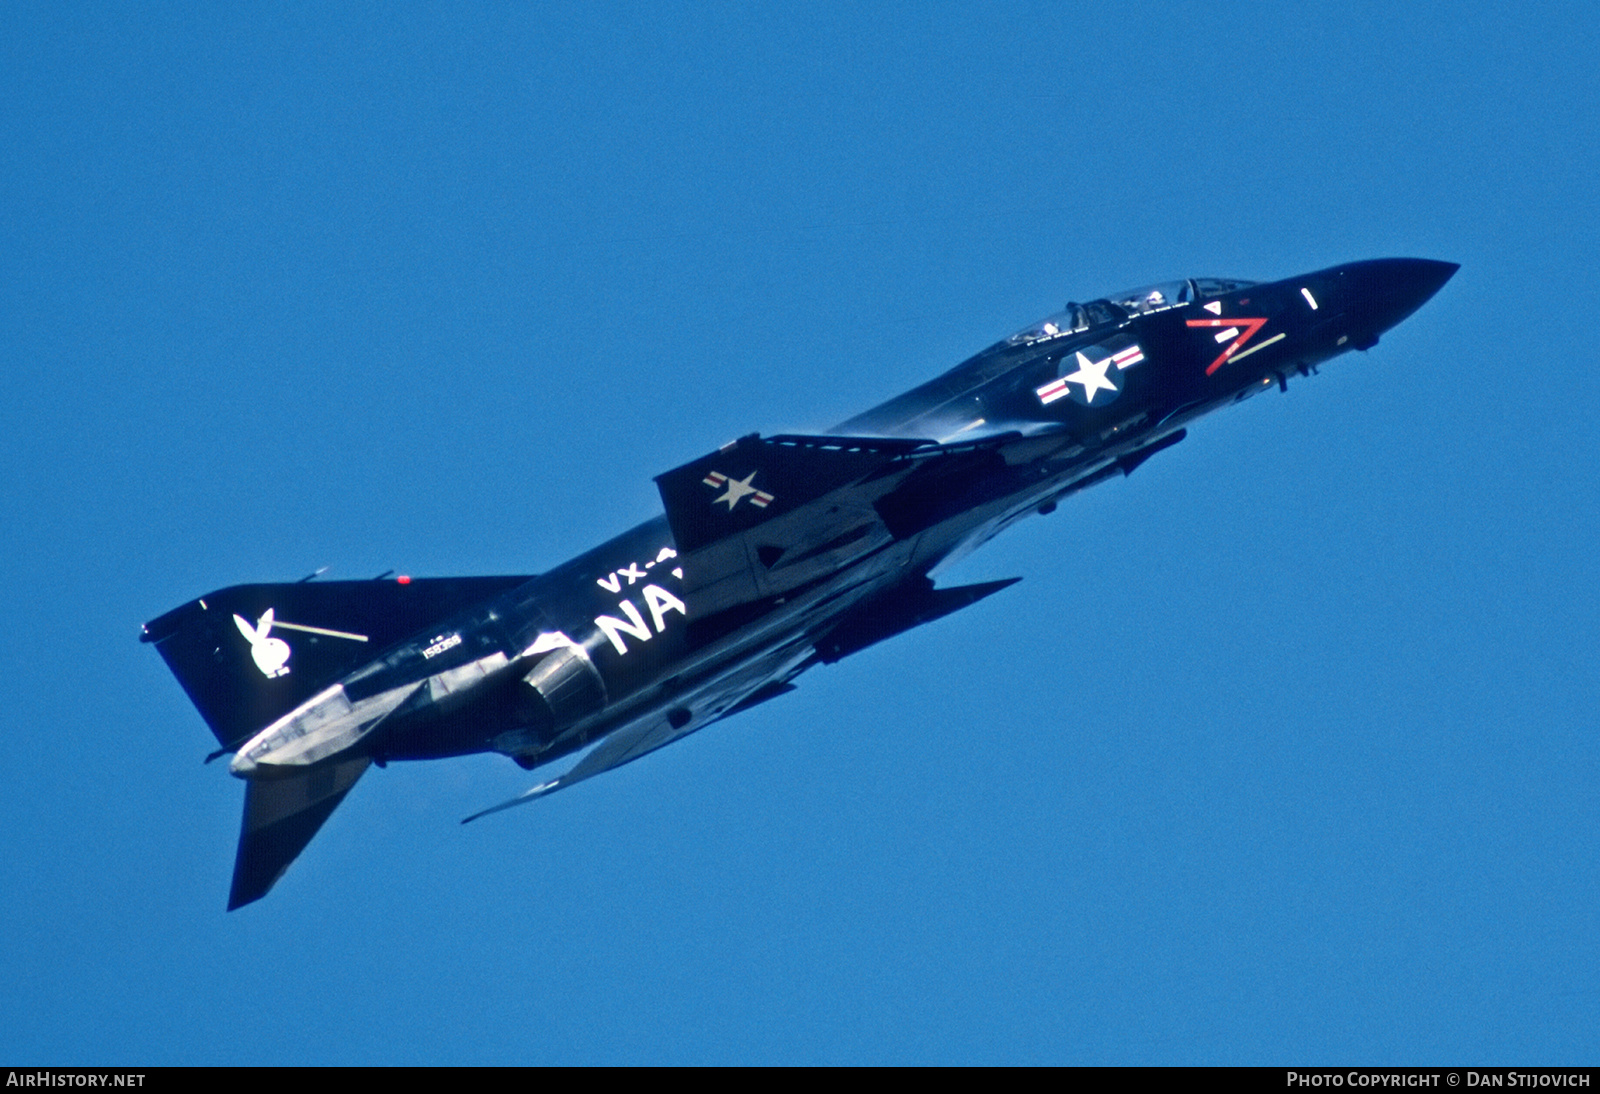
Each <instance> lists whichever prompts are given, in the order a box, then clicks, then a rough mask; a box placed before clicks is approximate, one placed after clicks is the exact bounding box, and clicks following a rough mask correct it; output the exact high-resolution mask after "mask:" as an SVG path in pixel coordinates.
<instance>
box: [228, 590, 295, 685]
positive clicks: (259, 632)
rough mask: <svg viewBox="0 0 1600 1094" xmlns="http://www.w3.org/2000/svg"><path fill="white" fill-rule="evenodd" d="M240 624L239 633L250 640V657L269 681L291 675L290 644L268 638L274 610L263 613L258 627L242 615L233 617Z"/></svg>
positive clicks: (257, 624)
mask: <svg viewBox="0 0 1600 1094" xmlns="http://www.w3.org/2000/svg"><path fill="white" fill-rule="evenodd" d="M233 621H234V623H236V624H238V627H239V633H240V634H242V635H244V636H245V637H246V638H248V639H249V640H250V656H251V657H254V658H255V660H256V668H258V669H260V670H261V674H262V675H263V676H265V677H266V678H267V679H268V680H271V679H272V678H273V677H275V676H287V675H289V643H287V642H285V641H284V640H283V639H281V638H268V637H267V635H268V633H270V632H271V630H272V609H271V608H268V609H267V610H266V611H264V612H262V613H261V618H260V619H258V620H256V625H255V626H253V627H252V626H251V625H250V621H249V620H248V619H246V618H244V617H243V616H241V615H235V616H234V617H233Z"/></svg>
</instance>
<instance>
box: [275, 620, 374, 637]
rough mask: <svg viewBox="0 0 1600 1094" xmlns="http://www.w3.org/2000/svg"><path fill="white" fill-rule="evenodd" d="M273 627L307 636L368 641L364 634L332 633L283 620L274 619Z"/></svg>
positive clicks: (324, 628)
mask: <svg viewBox="0 0 1600 1094" xmlns="http://www.w3.org/2000/svg"><path fill="white" fill-rule="evenodd" d="M272 625H273V626H274V627H282V628H283V629H284V630H289V631H305V632H306V633H307V634H325V635H327V636H328V637H329V638H348V639H350V641H352V642H365V641H367V636H366V635H364V634H351V633H350V632H349V631H330V630H328V628H326V627H307V626H305V625H304V624H301V623H285V622H284V621H283V620H281V619H274V620H273V621H272Z"/></svg>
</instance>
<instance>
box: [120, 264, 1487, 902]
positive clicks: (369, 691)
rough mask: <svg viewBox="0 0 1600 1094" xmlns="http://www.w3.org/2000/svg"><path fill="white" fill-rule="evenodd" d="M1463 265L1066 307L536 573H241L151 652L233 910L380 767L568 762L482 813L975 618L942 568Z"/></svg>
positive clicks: (1347, 273)
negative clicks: (234, 844)
mask: <svg viewBox="0 0 1600 1094" xmlns="http://www.w3.org/2000/svg"><path fill="white" fill-rule="evenodd" d="M1456 269H1457V267H1456V266H1455V265H1454V264H1453V263H1448V262H1432V261H1427V260H1422V259H1380V260H1377V261H1370V262H1355V263H1351V264H1349V265H1345V266H1335V267H1333V268H1331V269H1327V270H1320V271H1318V272H1316V273H1310V274H1306V275H1304V276H1302V277H1292V278H1288V279H1286V280H1283V281H1273V282H1265V283H1257V282H1250V281H1239V280H1230V279H1225V278H1204V277H1200V278H1190V279H1188V280H1182V281H1171V282H1166V283H1163V284H1159V285H1151V286H1147V287H1145V288H1141V289H1136V290H1133V291H1130V292H1124V293H1115V294H1113V295H1111V296H1108V297H1104V298H1102V299H1098V300H1093V301H1090V302H1088V303H1086V304H1068V305H1067V306H1066V308H1065V309H1063V310H1062V311H1060V312H1058V313H1056V314H1054V315H1051V316H1049V317H1048V318H1046V319H1042V320H1040V321H1039V322H1037V323H1035V324H1033V325H1032V326H1029V327H1027V328H1025V329H1023V330H1021V331H1019V332H1017V333H1016V334H1014V335H1012V336H1011V337H1009V338H1006V339H1004V340H1003V341H1000V342H996V343H995V344H994V345H992V346H990V347H989V348H988V349H986V350H984V351H983V352H981V353H979V354H978V355H977V356H975V357H973V358H971V359H970V360H968V361H965V362H963V363H962V364H960V365H957V366H956V367H955V368H953V369H951V370H950V371H949V372H947V373H945V374H944V375H942V376H940V377H938V378H937V379H934V380H932V381H930V382H928V383H926V384H924V385H922V386H921V387H918V388H916V389H914V390H912V391H908V392H906V393H905V394H904V395H901V396H899V397H898V398H895V399H891V400H889V401H888V402H887V403H884V404H883V405H881V406H878V407H875V408H873V409H872V410H869V411H867V412H866V413H865V414H862V415H860V416H858V417H855V418H852V419H850V420H849V421H847V422H844V423H843V424H841V425H839V426H838V427H836V428H835V429H834V430H833V431H832V432H831V433H830V434H829V435H827V436H773V437H762V436H760V435H759V434H754V433H752V434H750V435H749V436H746V437H741V438H739V439H738V440H736V441H733V442H730V443H729V444H726V445H724V446H722V447H721V448H719V449H717V450H716V451H715V452H712V453H711V454H709V455H707V456H704V457H702V458H700V459H697V460H694V461H692V462H690V463H687V464H684V465H683V466H682V467H678V468H675V469H673V470H671V471H668V472H666V473H664V474H662V475H658V476H657V477H656V483H657V485H658V486H659V488H660V491H661V501H662V503H663V506H664V507H665V510H666V512H665V514H664V515H663V516H659V517H656V518H655V519H654V520H651V521H648V522H646V523H644V524H641V525H640V526H639V527H637V528H634V529H633V530H632V531H630V532H626V533H624V534H623V535H620V536H618V537H617V538H615V539H613V540H611V541H610V542H608V543H603V544H601V545H600V546H598V547H596V548H594V549H593V550H592V551H588V552H586V553H585V554H582V555H579V556H578V557H577V558H575V559H573V560H572V561H570V562H567V563H565V564H564V565H561V566H558V567H557V568H555V569H554V570H551V571H550V572H549V573H546V574H540V575H537V576H521V577H463V578H427V579H416V580H412V579H409V578H405V577H401V578H398V579H387V578H380V579H376V580H372V581H322V582H309V581H303V582H299V583H294V584H272V585H235V586H233V587H231V588H227V589H222V590H220V591H218V592H213V593H207V594H206V595H205V596H203V597H200V598H199V599H197V600H194V601H192V602H190V603H188V604H185V605H183V606H182V607H180V608H176V609H174V610H173V611H170V612H168V613H167V614H165V615H163V616H161V617H160V618H159V619H155V620H153V621H151V622H150V623H147V624H145V627H144V631H143V635H142V638H143V640H144V641H146V642H153V643H155V645H156V649H157V650H159V651H160V652H161V656H162V657H163V658H164V659H165V660H166V662H167V665H168V666H169V667H170V668H171V669H172V672H173V673H174V675H176V676H177V678H178V680H179V682H180V683H181V684H182V685H183V688H184V690H185V691H186V692H187V693H188V695H189V698H190V699H191V700H192V701H193V702H194V704H195V706H196V707H198V708H199V710H200V713H201V715H202V716H203V717H204V718H205V720H206V724H207V725H209V726H210V727H211V731H212V732H213V733H214V734H215V735H216V738H217V743H218V744H219V745H220V748H219V749H218V750H217V751H216V752H215V753H213V754H212V756H213V758H214V757H216V756H219V755H223V754H226V753H232V754H233V760H232V763H231V764H230V765H229V766H230V769H231V770H232V772H233V774H235V775H237V776H239V777H240V778H241V779H244V780H245V804H244V823H243V829H242V831H241V833H240V836H239V850H238V857H237V859H236V861H235V864H234V874H233V888H232V892H231V894H230V896H229V898H228V907H229V909H230V910H231V909H233V908H237V907H239V906H240V905H243V904H248V903H250V902H251V901H254V900H259V899H260V898H261V897H262V896H264V895H266V893H267V891H268V890H269V889H270V888H271V887H272V886H273V884H274V883H275V882H276V881H277V879H278V878H279V876H281V875H282V873H283V871H284V870H285V869H287V868H288V866H289V864H290V863H291V862H293V861H294V859H295V857H296V856H298V855H299V854H300V852H301V850H303V849H304V848H305V846H306V844H307V843H309V842H310V840H311V838H312V836H314V835H315V834H316V832H317V830H318V828H320V827H321V826H322V824H323V822H324V821H326V820H327V819H328V816H329V815H330V814H331V813H332V812H333V810H334V809H335V808H336V807H337V806H338V804H339V802H340V801H342V800H343V799H344V796H345V795H346V794H347V793H349V792H350V788H351V787H352V786H353V785H355V782H356V780H357V779H359V778H360V777H361V775H362V773H363V772H365V771H366V770H367V768H368V766H369V765H371V764H377V765H379V766H380V767H381V766H383V765H385V764H387V763H389V762H390V761H391V760H424V759H437V758H440V757H445V756H459V755H465V754H467V753H474V752H485V751H492V752H500V753H503V754H505V755H506V756H509V757H510V758H511V759H513V760H515V761H516V762H517V763H518V764H520V765H522V766H523V767H524V768H530V769H531V768H535V767H541V766H543V765H545V764H549V763H552V762H554V761H557V760H561V759H564V758H575V762H573V763H572V765H571V766H570V767H569V768H568V769H567V770H566V771H565V773H563V774H561V775H558V776H556V777H554V778H549V779H546V780H545V781H543V782H540V783H539V784H538V785H537V786H535V787H533V788H532V789H530V790H528V791H527V792H526V793H524V794H522V795H520V796H519V797H517V798H514V799H512V800H511V801H509V802H506V803H504V804H502V805H498V806H495V807H494V808H493V809H488V810H485V811H484V812H486V813H487V812H494V811H495V810H498V809H505V808H508V807H510V806H512V805H516V804H519V803H521V802H525V801H530V800H532V799H534V798H538V797H541V796H543V795H546V794H550V793H553V792H554V791H556V790H559V789H561V788H563V787H567V786H571V785H572V784H573V783H576V782H579V781H581V780H583V779H587V778H589V777H590V776H591V775H598V774H599V773H600V772H602V771H608V770H610V769H611V768H614V767H618V766H620V765H622V764H625V763H628V762H629V761H631V760H635V759H638V758H639V757H640V756H643V755H645V754H646V753H647V752H651V751H653V750H655V749H657V748H660V747H661V746H663V745H666V744H670V743H671V742H673V741H675V740H677V739H678V738H680V737H683V736H685V735H686V734H689V733H693V732H694V731H695V730H697V729H702V728H704V727H705V726H707V725H710V724H711V723H712V722H715V721H718V720H720V719H722V718H726V717H728V716H729V715H731V714H736V713H738V712H740V711H744V710H748V709H749V708H751V707H753V706H756V705H757V704H759V703H764V702H766V701H767V700H769V699H773V698H775V697H777V696H779V695H782V694H784V693H785V692H788V691H792V690H793V688H794V684H793V681H794V679H795V677H797V676H799V675H800V674H801V673H802V672H804V671H805V670H806V669H808V668H810V667H811V666H813V665H817V664H831V663H833V662H836V661H838V660H840V659H841V658H844V657H848V656H850V655H851V654H852V653H856V652H858V651H860V650H863V649H865V648H867V647H868V646H871V645H873V644H874V643H876V642H880V641H882V640H883V639H885V638H890V637H892V636H894V635H896V634H899V633H901V632H902V631H906V630H909V629H910V628H912V627H917V626H921V625H922V624H924V623H927V622H930V621H932V620H934V619H938V618H939V617H940V616H944V615H948V614H949V613H951V612H954V611H957V610H959V609H961V608H964V607H967V606H968V605H970V604H974V603H976V602H977V601H979V600H981V599H983V598H984V597H986V596H988V595H989V594H991V593H993V592H996V591H998V590H1000V589H1002V588H1004V587H1005V586H1007V585H1010V584H1011V583H1012V581H1014V580H1017V579H1011V580H1006V581H992V582H987V583H984V584H978V585H965V586H957V587H949V588H945V587H940V586H938V585H936V584H935V582H934V578H935V576H936V575H937V574H938V573H940V572H941V570H943V569H944V568H946V567H947V566H948V565H949V564H951V563H952V562H953V561H955V560H956V559H958V558H961V557H962V556H964V555H966V554H967V553H969V552H971V551H972V550H974V549H975V548H977V547H979V546H981V545H982V544H983V543H985V542H986V541H988V540H989V539H990V538H991V537H992V536H994V535H996V534H997V533H999V532H1000V531H1001V530H1003V529H1005V528H1007V527H1009V526H1011V525H1012V524H1014V523H1016V522H1017V521H1019V520H1021V519H1022V518H1023V517H1025V516H1027V515H1028V514H1030V513H1035V512H1038V513H1048V512H1050V511H1051V510H1053V509H1054V508H1055V507H1056V504H1057V503H1058V502H1060V501H1061V499H1063V498H1064V497H1066V496H1067V495H1069V494H1073V493H1075V492H1077V491H1079V490H1082V489H1084V488H1085V487H1088V486H1093V485H1094V484H1096V483H1100V482H1104V481H1105V480H1107V479H1110V478H1115V477H1117V476H1119V475H1127V474H1129V473H1131V472H1132V471H1133V469H1134V468H1136V467H1138V466H1139V465H1140V464H1142V463H1143V462H1144V461H1145V460H1148V459H1149V458H1150V457H1151V456H1153V455H1155V454H1156V453H1157V452H1160V451H1161V450H1163V449H1165V448H1170V447H1171V446H1172V445H1175V444H1177V443H1178V442H1179V441H1181V440H1183V438H1184V433H1185V426H1186V425H1187V424H1188V423H1189V422H1191V421H1193V420H1194V419H1196V418H1198V417H1200V416H1201V415H1202V414H1206V413H1209V412H1210V411H1213V410H1216V409H1218V408H1220V407H1224V406H1228V405H1230V404H1232V403H1236V402H1239V401H1240V400H1242V399H1245V398H1248V397H1249V396H1251V395H1253V394H1255V393H1257V392H1259V391H1263V390H1265V389H1267V388H1269V387H1272V386H1273V385H1277V386H1280V387H1283V388H1285V389H1287V385H1288V381H1289V377H1290V376H1293V375H1299V376H1307V375H1310V374H1311V373H1312V372H1313V371H1314V370H1315V369H1316V368H1317V366H1318V365H1320V364H1322V363H1323V362H1325V361H1327V360H1328V359H1329V358H1332V357H1336V356H1338V355H1339V354H1341V353H1344V352H1346V351H1348V350H1352V349H1360V350H1365V349H1370V348H1371V347H1372V346H1373V345H1375V344H1376V343H1377V341H1378V336H1379V335H1380V334H1382V333H1383V332H1384V331H1386V330H1388V329H1389V328H1391V327H1393V326H1394V325H1395V324H1397V323H1399V322H1400V321H1401V320H1403V319H1405V318H1406V317H1407V316H1409V315H1410V314H1411V313H1412V312H1413V311H1415V310H1416V309H1417V308H1419V307H1421V306H1422V304H1423V303H1425V302H1426V301H1427V300H1428V299H1429V298H1430V297H1431V296H1433V294H1434V293H1436V292H1437V291H1438V290H1439V288H1440V287H1441V286H1443V285H1444V283H1445V282H1446V281H1448V280H1449V279H1450V277H1451V275H1453V274H1454V273H1455V271H1456ZM477 815H478V816H482V815H483V814H482V813H480V814H477ZM468 819H469V820H470V819H473V818H468Z"/></svg>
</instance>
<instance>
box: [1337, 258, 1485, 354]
mask: <svg viewBox="0 0 1600 1094" xmlns="http://www.w3.org/2000/svg"><path fill="white" fill-rule="evenodd" d="M1460 268H1461V267H1460V266H1459V265H1458V264H1457V263H1454V262H1435V261H1433V260H1432V259H1428V258H1379V259H1375V260H1373V261H1371V262H1352V263H1351V264H1350V265H1348V266H1341V267H1340V268H1339V280H1340V281H1341V282H1342V287H1343V289H1344V292H1345V299H1346V301H1347V302H1348V303H1347V314H1348V315H1349V317H1350V320H1351V325H1352V326H1353V327H1355V328H1356V329H1357V330H1359V331H1360V332H1361V333H1362V334H1363V335H1365V336H1368V337H1370V339H1371V340H1372V341H1374V342H1375V341H1377V338H1378V335H1380V334H1382V333H1383V332H1384V331H1386V330H1388V329H1389V328H1391V327H1394V326H1396V325H1398V324H1399V323H1400V322H1401V321H1403V320H1404V319H1405V318H1406V317H1407V316H1409V315H1410V314H1411V313H1412V312H1414V311H1416V310H1417V309H1418V308H1420V307H1422V305H1424V304H1426V303H1427V302H1428V300H1429V299H1430V298H1431V297H1432V296H1433V294H1434V293H1436V292H1438V291H1439V290H1440V289H1441V288H1443V287H1444V283H1445V282H1446V281H1449V280H1450V278H1451V277H1452V276H1453V275H1454V274H1455V272H1456V271H1457V270H1459V269H1460ZM1358 345H1359V343H1358Z"/></svg>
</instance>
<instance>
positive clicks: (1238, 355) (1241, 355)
mask: <svg viewBox="0 0 1600 1094" xmlns="http://www.w3.org/2000/svg"><path fill="white" fill-rule="evenodd" d="M1283 337H1284V336H1283V335H1281V334H1274V335H1273V336H1272V337H1271V338H1268V339H1267V340H1266V341H1265V342H1262V343H1260V344H1258V345H1254V346H1251V347H1250V348H1249V349H1247V350H1245V351H1244V352H1243V353H1236V354H1234V355H1233V356H1232V357H1231V358H1229V360H1231V361H1243V360H1244V359H1245V358H1246V357H1249V356H1250V355H1251V354H1252V353H1254V352H1255V351H1256V350H1258V349H1266V348H1267V347H1268V346H1270V345H1272V343H1274V342H1279V341H1282V340H1283Z"/></svg>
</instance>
